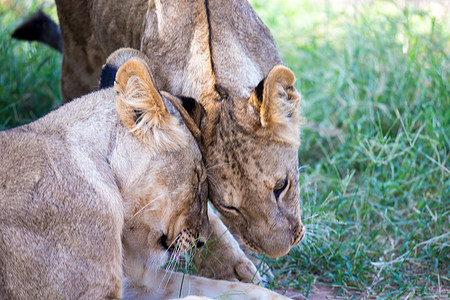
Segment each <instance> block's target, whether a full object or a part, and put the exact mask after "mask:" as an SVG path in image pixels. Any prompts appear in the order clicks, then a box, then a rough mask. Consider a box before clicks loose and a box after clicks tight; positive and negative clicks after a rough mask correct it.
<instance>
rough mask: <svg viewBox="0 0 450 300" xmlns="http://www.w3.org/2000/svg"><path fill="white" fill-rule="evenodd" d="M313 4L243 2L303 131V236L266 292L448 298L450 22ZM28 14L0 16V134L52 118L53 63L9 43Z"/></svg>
mask: <svg viewBox="0 0 450 300" xmlns="http://www.w3.org/2000/svg"><path fill="white" fill-rule="evenodd" d="M0 1H1V0H0ZM324 2H325V3H328V4H327V5H321V4H317V2H316V1H312V0H271V1H264V0H252V1H251V3H252V4H253V6H254V7H255V10H256V11H257V13H258V14H259V15H260V16H261V18H262V19H263V21H264V22H265V23H266V24H267V25H268V27H269V28H270V30H271V31H272V33H273V35H274V37H275V40H276V42H277V46H278V49H279V51H280V53H281V56H282V57H283V59H284V62H285V63H286V65H288V66H289V67H291V68H292V69H293V70H294V72H295V74H296V76H297V78H298V81H297V88H298V89H299V90H300V91H301V92H302V94H303V113H304V116H305V117H306V119H307V122H306V125H305V128H304V130H303V133H302V145H301V148H300V151H299V157H300V162H301V168H300V171H301V187H302V195H301V200H302V210H303V219H304V222H305V224H306V226H307V231H308V233H307V236H306V238H305V240H304V241H303V242H302V244H301V245H300V246H298V247H297V248H295V249H294V250H293V251H291V253H290V254H289V255H288V256H286V257H284V258H280V259H277V260H271V259H268V258H265V261H266V262H268V263H269V264H270V265H271V266H272V268H273V273H274V275H275V278H274V279H273V280H272V281H270V282H269V283H268V286H269V287H272V288H277V289H281V290H283V289H287V288H291V289H296V290H299V291H300V292H301V293H303V294H304V295H305V296H308V295H310V293H312V292H313V291H314V288H313V286H314V285H316V284H318V283H324V284H325V285H328V286H332V287H334V290H333V292H334V293H335V294H336V295H339V296H343V297H348V298H352V297H354V298H360V297H364V298H369V297H370V298H387V299H390V298H400V297H402V298H406V297H410V298H415V297H430V298H433V297H436V296H437V295H439V294H443V296H442V297H445V295H447V296H448V294H449V290H450V266H449V258H450V229H449V219H450V190H449V186H450V177H449V175H450V164H449V150H450V137H449V135H450V96H449V95H450V93H449V70H450V61H449V55H450V54H449V49H450V39H449V38H450V23H449V20H450V16H449V14H448V11H447V12H446V13H445V12H444V9H443V6H442V7H441V8H439V6H438V4H435V2H432V3H431V4H429V6H428V7H431V8H433V10H432V11H428V7H425V8H423V9H418V8H416V7H414V6H412V5H411V6H407V7H404V6H401V5H398V4H395V3H394V2H388V1H372V2H373V4H371V5H359V6H357V7H355V6H352V5H350V4H347V6H345V10H344V9H340V7H339V6H338V5H331V4H330V3H336V2H335V1H329V2H326V1H324ZM338 2H339V1H338ZM5 3H6V2H5ZM50 3H52V2H50ZM442 3H445V2H442ZM34 7H36V5H34ZM34 7H31V8H30V7H20V6H18V5H9V6H8V5H6V6H5V5H3V4H2V6H1V8H0V16H1V18H0V44H1V45H0V129H3V128H9V127H13V126H17V125H19V124H23V123H26V122H29V121H31V120H32V119H34V118H36V117H39V116H41V115H42V114H45V113H46V112H47V111H48V110H50V109H51V108H53V107H56V106H58V105H59V104H60V100H59V98H60V96H59V68H60V61H61V56H60V55H59V54H57V53H56V52H55V51H53V50H50V49H48V48H47V47H45V46H41V45H38V44H35V43H33V44H28V43H21V42H16V41H12V40H11V39H10V38H9V34H10V33H11V31H12V30H13V29H14V28H15V26H17V24H19V23H20V21H21V20H23V17H24V16H26V15H27V14H28V13H29V11H33V10H34ZM436 7H437V9H436ZM47 11H50V12H51V13H52V14H53V15H54V7H49V8H48V9H47ZM434 15H437V16H436V17H434Z"/></svg>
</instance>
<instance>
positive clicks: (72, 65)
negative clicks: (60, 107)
mask: <svg viewBox="0 0 450 300" xmlns="http://www.w3.org/2000/svg"><path fill="white" fill-rule="evenodd" d="M56 6H57V10H58V17H59V21H60V26H61V34H62V39H63V47H64V51H63V59H62V66H61V96H62V98H63V101H64V102H67V101H70V100H72V99H73V98H76V97H79V96H81V95H84V94H86V93H88V92H92V91H94V90H95V89H96V88H97V86H98V79H99V78H100V70H101V66H102V64H103V63H104V61H105V60H106V57H107V55H106V53H104V51H103V50H102V49H101V47H100V46H99V45H98V43H97V40H96V38H95V34H94V32H93V30H92V24H91V23H92V22H91V18H90V16H89V11H88V9H89V5H88V2H87V1H86V0H79V1H71V0H56ZM75 13H76V15H75Z"/></svg>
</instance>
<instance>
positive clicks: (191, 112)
mask: <svg viewBox="0 0 450 300" xmlns="http://www.w3.org/2000/svg"><path fill="white" fill-rule="evenodd" d="M161 93H162V95H164V97H166V98H167V99H169V100H170V102H171V103H172V104H173V106H175V108H176V109H177V110H178V112H179V113H180V115H181V117H182V118H183V121H184V123H185V124H186V126H187V127H188V128H189V131H190V132H191V133H192V135H193V136H194V138H195V139H196V140H197V143H198V144H199V145H200V144H201V131H200V128H201V123H202V120H203V119H204V117H205V109H204V108H203V106H202V105H201V104H200V103H198V102H197V101H196V100H195V99H194V98H191V97H185V96H177V97H174V96H172V95H170V94H169V93H167V92H161Z"/></svg>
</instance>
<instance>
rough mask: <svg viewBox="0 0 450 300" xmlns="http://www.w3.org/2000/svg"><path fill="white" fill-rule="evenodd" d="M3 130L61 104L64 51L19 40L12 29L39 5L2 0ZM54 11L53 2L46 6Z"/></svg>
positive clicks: (0, 82) (0, 106)
mask: <svg viewBox="0 0 450 300" xmlns="http://www.w3.org/2000/svg"><path fill="white" fill-rule="evenodd" d="M0 3H1V6H0V130H2V129H6V128H11V127H15V126H18V125H22V124H25V123H29V122H31V121H32V120H34V119H36V118H38V117H41V116H42V115H44V114H46V113H47V112H49V111H50V110H51V109H53V108H56V107H58V106H59V105H60V104H61V100H60V98H61V97H60V88H59V84H60V68H61V58H62V56H61V54H59V53H57V52H56V51H54V50H52V49H50V48H48V47H46V46H44V45H41V44H38V43H31V44H30V43H26V42H20V41H16V40H13V39H11V38H10V35H11V33H12V32H13V31H14V29H15V28H16V27H17V26H18V25H19V24H20V23H21V22H23V20H24V19H25V18H26V17H27V16H29V14H30V13H32V12H34V11H35V10H36V9H37V8H38V6H37V4H35V3H36V2H34V3H33V4H32V5H31V6H26V5H24V4H22V5H21V4H18V3H16V2H14V4H13V3H9V2H8V1H2V0H0ZM44 11H45V12H47V13H50V14H52V15H55V7H54V5H53V6H51V7H49V8H46V9H44Z"/></svg>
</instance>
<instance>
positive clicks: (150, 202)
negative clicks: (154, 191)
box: [128, 194, 164, 222]
mask: <svg viewBox="0 0 450 300" xmlns="http://www.w3.org/2000/svg"><path fill="white" fill-rule="evenodd" d="M162 196H164V194H161V195H159V196H157V197H156V198H154V199H153V200H151V201H149V202H148V203H147V204H145V205H144V206H143V207H142V208H141V209H140V210H138V211H137V212H136V213H135V214H134V215H133V216H132V217H131V219H130V220H128V222H129V221H131V220H133V218H134V217H136V216H137V215H138V214H139V213H141V212H142V210H144V209H145V208H146V207H147V206H149V205H150V204H152V203H153V202H155V201H156V200H157V199H159V198H161V197H162Z"/></svg>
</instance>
